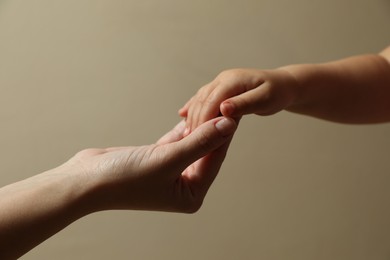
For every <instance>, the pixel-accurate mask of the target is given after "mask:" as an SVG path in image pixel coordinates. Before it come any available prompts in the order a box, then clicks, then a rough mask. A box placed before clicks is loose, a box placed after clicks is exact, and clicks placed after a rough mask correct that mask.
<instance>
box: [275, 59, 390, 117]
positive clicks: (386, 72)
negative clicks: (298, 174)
mask: <svg viewBox="0 0 390 260" xmlns="http://www.w3.org/2000/svg"><path fill="white" fill-rule="evenodd" d="M281 69H284V70H286V71H288V72H290V73H291V74H292V75H293V76H294V77H295V78H296V79H297V81H298V82H299V86H300V87H299V88H298V92H299V93H297V95H296V99H295V102H294V103H293V104H292V105H291V106H290V107H288V109H287V110H289V111H291V112H296V113H300V114H305V115H310V116H314V117H318V118H322V119H326V120H331V121H336V122H341V123H379V122H387V121H390V102H389V100H390V64H389V62H388V61H387V60H386V59H385V58H384V57H383V56H380V55H363V56H356V57H351V58H347V59H343V60H339V61H334V62H329V63H324V64H304V65H291V66H286V67H283V68H281Z"/></svg>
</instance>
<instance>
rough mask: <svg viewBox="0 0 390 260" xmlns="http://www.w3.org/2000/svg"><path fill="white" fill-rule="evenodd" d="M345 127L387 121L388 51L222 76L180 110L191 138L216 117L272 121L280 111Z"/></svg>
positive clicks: (389, 99)
mask: <svg viewBox="0 0 390 260" xmlns="http://www.w3.org/2000/svg"><path fill="white" fill-rule="evenodd" d="M282 110H287V111H290V112H294V113H298V114H302V115H308V116H312V117H316V118H320V119H325V120H329V121H334V122H339V123H347V124H370V123H383V122H389V121H390V46H389V47H387V48H386V49H385V50H383V51H382V52H380V53H379V54H369V55H360V56H355V57H349V58H345V59H342V60H337V61H332V62H327V63H323V64H297V65H289V66H284V67H281V68H277V69H273V70H258V69H233V70H227V71H224V72H222V73H220V74H219V75H218V76H217V77H216V78H215V79H214V80H213V81H211V82H210V83H208V84H207V85H205V86H204V87H202V88H201V89H200V90H199V91H198V92H197V93H196V94H195V95H194V96H193V97H192V98H191V99H190V100H189V101H188V102H187V103H186V104H185V105H184V107H182V108H181V109H180V110H179V114H180V115H181V116H182V117H185V118H186V131H185V134H189V133H190V132H191V131H193V130H194V129H196V127H197V126H199V125H200V124H202V123H203V122H205V121H207V120H210V119H211V118H214V117H216V116H218V115H220V114H222V115H224V116H228V117H240V116H243V115H246V114H257V115H261V116H265V115H272V114H275V113H277V112H279V111H282Z"/></svg>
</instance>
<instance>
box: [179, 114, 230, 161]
mask: <svg viewBox="0 0 390 260" xmlns="http://www.w3.org/2000/svg"><path fill="white" fill-rule="evenodd" d="M236 129H237V122H236V121H235V120H234V119H232V118H228V117H218V118H215V119H212V120H210V121H208V122H205V123H203V124H202V125H200V126H199V127H197V128H196V129H195V130H194V131H193V132H192V133H191V134H189V135H188V136H186V137H185V138H183V139H182V140H180V141H178V142H176V143H172V147H171V148H172V149H173V151H172V152H173V155H174V156H175V158H176V159H175V161H176V162H178V161H179V162H180V164H182V166H183V167H187V166H188V165H190V164H192V163H193V162H195V161H196V160H198V159H200V158H202V157H203V156H205V155H207V154H209V153H210V152H212V151H214V150H215V149H217V148H219V147H220V146H222V145H223V144H225V143H226V142H227V141H229V140H230V138H231V136H232V135H233V134H234V132H235V130H236Z"/></svg>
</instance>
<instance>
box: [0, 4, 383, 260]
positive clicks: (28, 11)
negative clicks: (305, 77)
mask: <svg viewBox="0 0 390 260" xmlns="http://www.w3.org/2000/svg"><path fill="white" fill-rule="evenodd" d="M389 25H390V2H389V1H388V0H370V1H366V0H354V1H340V0H327V1H319V0H296V1H291V0H279V1H274V0H240V1H238V0H237V1H228V0H226V1H222V0H208V1H204V0H198V1H185V0H184V1H179V0H167V1H159V0H142V1H134V0H127V1H125V0H66V1H55V0H35V1H21V0H2V1H0V89H1V95H0V119H1V135H0V147H1V164H0V173H1V174H0V185H1V186H2V185H5V184H8V183H10V182H14V181H17V180H20V179H22V178H26V177H28V176H31V175H33V174H36V173H39V172H41V171H44V170H46V169H49V168H52V167H54V166H57V165H59V164H60V163H62V162H63V161H65V160H67V159H68V158H69V157H71V156H72V155H73V154H74V153H75V152H77V151H78V150H80V149H83V148H87V147H105V146H114V145H126V144H129V145H141V144H148V143H151V142H153V141H154V140H156V139H157V138H158V137H159V136H160V135H162V134H163V133H164V132H166V131H167V130H169V129H170V128H171V127H172V126H173V125H174V124H175V123H176V122H177V121H178V120H179V118H178V116H177V112H176V111H177V109H178V108H179V107H180V106H181V105H182V104H183V103H184V102H185V101H186V99H188V98H189V97H190V96H191V95H192V94H193V93H194V92H195V91H196V90H197V89H198V88H199V87H200V86H202V85H203V84H205V83H207V82H208V81H210V80H212V79H213V77H214V76H216V74H217V73H218V72H220V71H222V70H224V69H227V68H233V67H255V68H274V67H277V66H281V65H286V64H290V63H301V62H323V61H328V60H332V59H337V58H342V57H345V56H349V55H354V54H360V53H375V52H378V51H380V50H381V49H383V48H384V47H385V46H386V45H388V44H389V43H390V33H389ZM389 130H390V125H389V124H384V125H374V126H346V125H338V124H334V123H329V122H324V121H321V120H317V119H313V118H308V117H302V116H297V115H293V114H289V113H280V114H278V115H276V116H273V117H266V118H260V117H255V116H248V117H247V118H245V119H244V120H243V121H242V124H241V126H240V129H239V130H238V133H237V135H236V137H235V139H234V142H233V144H232V146H231V149H230V153H229V155H228V157H227V159H226V162H225V164H224V166H223V168H222V170H221V173H220V175H219V177H218V178H217V180H216V182H215V184H214V185H213V186H212V188H211V190H210V192H209V194H208V196H207V198H206V200H205V204H204V206H203V208H202V209H201V210H200V211H199V212H198V213H196V214H195V215H180V214H168V213H153V212H131V211H128V212H124V211H114V212H104V213H98V214H94V215H91V216H88V217H86V218H84V219H82V220H80V221H78V222H76V223H74V224H73V225H71V226H70V227H69V228H67V229H66V230H64V231H62V232H60V233H59V234H57V235H55V236H54V237H53V238H51V239H50V240H48V241H46V242H45V243H43V244H42V245H40V246H39V247H38V248H36V249H34V250H33V251H31V252H30V253H28V254H27V255H26V256H25V257H24V258H23V259H29V260H35V259H224V260H229V259H267V260H273V259H297V260H298V259H299V260H305V259H317V260H321V259H333V260H336V259H343V260H345V259H354V260H358V259H390V224H389V223H390V222H389V219H390V206H389V201H390V189H389V183H390V162H389V154H390V138H389V136H390V135H389Z"/></svg>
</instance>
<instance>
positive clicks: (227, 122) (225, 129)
mask: <svg viewBox="0 0 390 260" xmlns="http://www.w3.org/2000/svg"><path fill="white" fill-rule="evenodd" d="M215 128H217V130H218V132H219V133H220V134H221V135H222V136H224V137H225V136H230V135H232V134H233V133H234V132H235V130H236V129H237V123H236V121H234V120H233V119H231V118H228V117H222V118H221V119H220V120H218V121H217V122H216V123H215Z"/></svg>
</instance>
